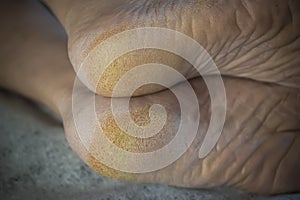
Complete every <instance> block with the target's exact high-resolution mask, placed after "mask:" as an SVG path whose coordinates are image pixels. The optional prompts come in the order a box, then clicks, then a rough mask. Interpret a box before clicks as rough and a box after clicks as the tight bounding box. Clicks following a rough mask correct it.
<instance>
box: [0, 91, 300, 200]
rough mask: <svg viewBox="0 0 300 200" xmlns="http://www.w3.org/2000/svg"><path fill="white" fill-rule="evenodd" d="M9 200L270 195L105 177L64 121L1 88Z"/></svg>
mask: <svg viewBox="0 0 300 200" xmlns="http://www.w3.org/2000/svg"><path fill="white" fill-rule="evenodd" d="M297 198H299V196H297V195H294V196H284V197H283V196H281V197H272V198H268V199H297ZM6 199H9V200H11V199H22V200H26V199H30V200H34V199H42V200H48V199H55V200H60V199H66V200H68V199H70V200H71V199H72V200H73V199H74V200H76V199H80V200H81V199H82V200H89V199H90V200H98V199H178V200H181V199H203V200H210V199H211V200H213V199H216V200H221V199H233V200H235V199H241V200H244V199H245V200H246V199H247V200H248V199H255V200H256V199H266V198H263V197H259V196H256V195H253V194H245V193H242V192H238V191H234V190H229V189H214V190H190V189H179V188H174V187H169V186H162V185H148V184H144V185H141V184H130V183H124V182H118V181H113V180H110V179H107V178H104V177H102V176H100V175H98V174H96V173H95V172H94V171H92V170H91V169H90V168H88V167H87V166H86V165H85V164H84V163H83V162H82V161H81V160H80V159H79V158H78V157H77V156H76V155H75V154H74V153H73V152H72V151H71V149H70V147H69V146H68V144H67V142H66V139H65V136H64V131H63V128H62V125H61V122H60V121H59V120H57V119H55V118H53V117H51V116H50V115H49V114H47V113H46V112H45V111H42V109H40V107H39V106H37V105H35V104H34V103H32V102H30V101H28V100H26V99H23V98H20V97H19V96H17V95H14V94H11V93H8V92H6V91H2V90H0V200H6Z"/></svg>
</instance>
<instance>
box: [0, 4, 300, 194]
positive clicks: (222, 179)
mask: <svg viewBox="0 0 300 200" xmlns="http://www.w3.org/2000/svg"><path fill="white" fill-rule="evenodd" d="M87 2H89V1H87ZM103 2H104V1H103ZM131 2H133V3H134V2H135V1H131ZM264 2H266V3H268V1H264ZM295 2H296V1H290V2H288V3H295ZM93 3H95V2H93ZM119 3H120V2H119ZM1 4H3V5H1V6H0V7H1V15H2V17H1V26H2V27H3V29H2V30H3V31H1V37H0V38H1V45H2V46H1V49H0V56H1V57H0V58H1V73H0V85H1V86H2V87H4V88H7V89H11V90H14V91H17V92H19V93H22V94H23V95H26V96H28V97H30V98H33V99H35V100H37V101H41V102H43V103H44V104H46V105H48V106H49V107H50V108H52V109H53V110H55V111H56V112H57V113H58V114H59V115H60V116H61V118H62V120H63V124H64V127H65V130H66V137H67V139H68V142H69V143H70V145H71V147H72V148H73V150H74V151H75V152H76V153H77V154H78V155H79V156H80V157H81V158H82V159H83V160H84V161H85V162H86V163H87V164H88V165H89V166H91V167H92V168H93V169H95V170H96V171H97V172H99V173H101V174H103V175H105V176H108V177H112V178H117V179H121V180H130V181H137V182H151V183H163V184H169V185H175V186H181V187H196V188H209V187H214V186H227V187H235V188H238V189H242V190H245V191H251V192H257V193H261V194H277V193H287V192H295V191H299V190H300V181H299V180H300V179H299V177H300V170H299V169H300V161H299V159H298V157H299V155H300V148H299V146H300V137H299V134H300V131H299V130H300V123H299V121H300V115H299V113H300V104H299V99H300V89H299V79H298V78H299V73H298V72H299V66H298V64H299V59H298V58H297V56H296V54H297V53H299V40H296V39H295V38H298V35H297V33H298V30H297V26H296V25H295V24H296V23H298V22H297V21H296V19H297V18H296V17H294V18H293V19H294V21H293V23H292V24H291V25H288V24H287V25H285V20H287V21H288V20H289V19H290V18H287V19H286V18H280V19H283V22H282V24H278V25H276V23H277V22H278V23H279V22H281V21H280V20H279V19H278V20H274V23H272V25H274V26H272V27H271V29H270V30H269V29H268V30H265V31H266V32H264V31H263V30H262V29H263V28H266V27H265V26H266V24H263V23H264V21H262V25H261V24H260V23H258V21H256V22H255V21H254V22H253V27H256V28H257V31H256V34H257V35H255V34H254V35H253V34H252V37H251V38H247V36H248V35H247V34H246V32H247V31H249V32H251V30H247V31H246V30H245V33H244V35H243V34H240V35H243V38H246V40H247V39H248V40H249V41H252V43H251V42H250V43H249V44H248V43H243V42H241V43H239V44H232V46H231V47H228V49H226V48H225V47H222V48H221V46H222V45H220V49H221V52H223V53H216V54H214V53H213V52H215V51H216V52H219V50H220V49H216V50H215V48H217V46H218V45H219V43H216V44H214V43H213V42H212V43H210V44H208V43H207V47H208V49H210V51H211V53H212V55H213V56H214V57H215V58H216V60H217V63H227V62H228V64H224V65H222V67H220V66H219V67H220V70H221V72H222V73H224V74H226V75H227V74H229V75H230V77H229V76H224V77H223V79H224V84H225V89H226V93H227V110H228V112H227V116H226V122H225V126H224V130H223V133H222V135H221V138H220V140H219V142H218V144H217V145H216V147H215V148H214V149H213V151H212V152H211V153H210V154H209V155H208V156H207V157H206V158H204V159H199V158H198V157H197V155H198V154H197V153H198V149H199V145H200V144H201V142H202V140H203V136H204V134H205V132H206V129H207V126H208V123H209V119H210V118H209V117H210V99H209V94H208V92H207V89H206V87H205V83H204V82H203V81H202V79H201V78H196V79H193V80H191V81H190V82H191V84H192V85H193V87H194V89H195V91H196V93H197V97H198V100H199V106H200V109H201V121H200V128H199V131H198V134H197V137H196V140H195V141H194V143H193V144H192V146H191V147H190V148H189V149H188V151H187V152H186V153H185V154H184V155H183V156H182V157H181V158H180V159H179V160H177V161H176V162H174V163H173V164H172V165H170V166H168V167H166V168H164V169H161V170H158V171H155V172H152V173H145V174H129V173H124V172H121V171H117V170H114V169H111V168H109V167H107V166H105V165H103V163H101V162H100V161H99V160H97V159H95V157H93V155H92V154H91V153H90V152H91V151H101V150H102V149H101V144H99V143H97V142H96V141H95V142H91V143H90V145H89V146H84V145H83V143H82V141H81V140H80V139H79V136H78V133H77V130H76V127H75V125H74V120H73V117H74V116H76V115H79V114H80V113H72V87H73V83H74V79H75V73H74V71H73V70H72V66H71V64H70V63H69V60H68V56H67V49H66V36H65V34H64V32H63V29H62V27H60V25H59V24H58V23H57V22H56V21H55V19H54V18H53V16H51V15H50V14H49V13H48V11H47V10H46V9H45V8H44V7H43V6H41V5H40V4H39V3H37V2H36V1H33V0H28V1H27V2H26V3H24V1H16V2H15V3H11V2H10V3H7V2H6V3H1ZM116 4H118V3H116ZM284 4H287V3H286V2H284V1H281V2H279V3H278V7H279V8H282V7H284ZM66 5H67V4H66ZM124 5H125V4H124ZM124 5H123V6H124ZM208 5H210V4H207V9H216V8H215V7H214V5H213V4H212V5H210V6H208ZM241 5H243V4H241ZM74 6H75V8H76V3H75V2H74ZM107 6H110V3H107ZM111 6H120V5H113V3H111ZM94 7H96V6H94ZM53 8H54V7H53ZM59 8H63V7H59ZM75 8H74V9H75ZM205 8H206V7H205ZM221 8H222V7H221ZM225 8H226V9H229V6H227V7H226V6H225V7H224V9H225ZM291 8H293V9H295V8H296V6H291ZM99 9H100V8H99ZM107 9H108V8H107ZM226 9H225V10H226ZM87 10H89V7H87ZM117 10H118V9H117ZM279 10H281V9H279ZM83 11H84V10H83ZM108 11H110V10H109V9H108V10H107V12H106V13H105V12H104V13H105V14H109V13H110V12H108ZM226 11H227V10H226ZM244 11H245V15H246V14H249V13H252V12H249V10H248V12H246V11H247V10H244ZM74 12H75V11H74ZM89 12H91V15H92V14H93V12H92V11H89ZM207 12H208V11H207ZM224 12H225V11H224ZM228 12H229V11H228ZM75 13H76V12H75ZM242 13H243V12H241V14H242ZM291 13H292V14H293V16H294V15H296V12H291ZM261 14H266V11H265V10H264V11H262V12H261ZM57 15H58V16H59V18H61V17H63V16H64V10H60V11H59V12H57ZM70 15H71V14H70ZM166 15H168V14H166ZM84 16H85V15H84ZM87 16H88V15H87ZM225 16H226V15H225ZM279 16H280V15H279V14H278V15H276V16H274V17H279ZM7 18H10V19H11V20H9V22H8V21H7V20H5V19H7ZM69 19H73V17H69ZM74 19H76V18H75V17H74ZM232 19H235V18H232ZM86 20H87V21H89V17H87V19H86ZM125 20H126V19H125ZM104 21H105V20H104ZM81 22H82V21H79V23H77V24H78V26H79V25H80V24H81ZM275 22H276V23H275ZM63 23H66V24H72V22H63ZM103 23H104V22H103ZM203 23H204V22H203ZM211 23H212V22H211ZM268 23H269V22H268ZM82 24H85V23H84V22H82ZM229 24H230V23H229ZM239 24H241V23H239ZM242 24H243V23H242ZM65 27H67V26H65ZM259 27H260V28H259ZM275 27H277V28H278V27H280V28H281V29H282V30H281V29H280V30H281V34H286V36H284V37H283V36H282V37H281V36H280V34H279V33H278V31H276V30H275V29H276V28H275ZM287 27H290V28H287ZM211 28H212V27H211ZM272 28H274V29H272ZM260 29H261V30H260ZM285 29H286V30H285ZM288 29H291V30H288ZM67 30H68V34H69V36H70V41H69V46H70V48H71V51H70V54H72V51H73V50H72V48H73V47H72V42H71V41H72V37H73V38H74V37H76V36H74V34H75V35H76V32H78V35H80V34H82V33H80V29H78V31H77V29H76V27H73V28H72V31H71V28H70V29H67ZM223 30H226V31H224V32H225V33H226V32H227V29H223ZM255 30H256V29H255ZM284 30H285V31H284ZM73 31H74V32H73ZM228 31H229V30H228ZM252 31H253V30H252ZM268 31H270V32H268ZM71 32H73V36H71V35H72V34H71ZM273 32H274V34H275V33H277V34H275V35H274V34H273V36H272V34H271V33H273ZM200 33H201V31H199V32H198V30H195V34H199V35H201V34H200ZM225 33H222V34H220V35H219V36H218V34H217V33H216V35H213V34H209V36H207V41H213V38H214V37H217V36H218V37H221V36H223V37H224V38H223V40H224V41H228V42H229V43H230V44H231V43H232V41H231V40H230V39H229V38H227V37H225V35H226V34H225ZM268 33H269V34H271V36H270V38H273V39H272V40H267V41H266V42H263V41H265V39H262V38H263V37H264V36H261V37H258V35H268ZM228 34H229V33H228ZM229 35H230V34H229ZM255 36H256V37H255ZM77 37H78V36H77ZM199 37H200V36H199ZM209 37H211V38H210V39H208V38H209ZM232 37H233V36H232ZM235 37H237V36H235ZM257 37H258V38H257ZM265 37H266V36H265ZM80 40H81V39H78V41H80ZM74 41H75V39H74ZM76 41H77V40H76ZM199 41H200V40H199ZM238 41H241V40H238V39H236V40H235V43H237V42H238ZM288 41H290V42H288ZM291 41H292V42H291ZM277 42H278V43H277ZM70 43H71V44H70ZM257 44H259V45H258V46H257ZM74 45H75V46H74V49H76V44H74ZM210 45H212V46H210ZM213 46H215V48H213ZM225 46H226V45H225ZM237 46H239V48H238V50H233V53H228V52H231V51H230V49H231V48H233V47H237ZM253 46H257V49H254V48H253ZM278 46H283V47H282V48H278ZM209 47H210V48H209ZM223 49H224V50H223ZM251 49H253V50H251ZM81 50H82V49H79V50H78V51H81ZM234 51H239V52H244V53H241V55H240V56H241V58H240V57H239V56H238V55H236V56H235V54H234ZM262 52H273V53H274V58H273V59H274V60H273V59H271V58H268V59H266V60H264V59H263V58H265V56H263V55H262V54H263V53H262ZM226 53H228V55H227V54H226ZM257 54H259V55H261V57H259V56H257ZM277 54H278V55H277ZM77 55H79V54H77ZM220 55H222V56H223V57H224V58H222V59H223V60H222V59H221V57H220ZM218 56H219V57H220V58H218ZM79 58H80V56H79ZM242 58H243V59H242ZM246 58H247V59H246ZM72 59H74V57H73V58H72V55H71V60H72ZM166 59H168V58H166ZM218 59H219V61H218ZM247 60H248V61H249V62H246V61H247ZM226 61H227V62H226ZM242 61H243V62H242ZM72 62H73V64H74V63H76V62H74V60H73V61H72ZM244 62H245V63H248V64H247V65H243V64H242V63H244ZM229 63H231V64H229ZM275 64H276V65H275ZM277 64H278V65H279V68H280V69H278V68H277V67H278V65H277ZM75 68H76V66H75ZM270 69H272V70H270ZM277 69H278V71H277ZM222 70H224V71H222ZM226 70H227V72H228V73H225V71H226ZM279 71H280V73H279ZM229 72H232V73H229ZM235 73H237V74H235ZM297 73H298V74H297ZM232 76H235V77H232ZM242 76H243V77H247V78H252V79H254V80H246V79H243V78H241V77H242ZM212 78H213V77H212ZM262 81H265V82H270V83H264V82H262ZM175 87H178V88H180V87H181V85H177V86H175ZM108 91H109V90H108ZM146 92H153V91H146ZM88 93H91V92H90V91H88V90H86V89H85V88H84V87H83V88H82V95H81V99H80V102H82V105H80V106H81V107H82V109H85V108H86V107H87V105H86V96H87V95H88ZM155 102H160V103H162V104H163V105H164V106H165V108H166V110H167V112H168V117H169V118H168V121H167V124H166V126H167V128H166V129H164V130H163V131H162V133H160V135H159V136H158V138H152V139H150V140H149V141H148V144H150V146H151V148H158V147H160V146H161V145H163V144H165V143H166V142H167V141H168V140H169V139H170V137H171V136H173V135H174V132H175V131H174V130H175V129H176V128H177V126H178V119H179V116H180V114H179V113H178V104H177V101H176V98H175V97H174V96H173V95H172V94H171V92H170V91H169V90H165V91H161V92H158V93H155V94H151V95H146V96H142V97H135V98H132V101H131V109H132V110H131V111H132V112H133V113H135V115H134V114H133V118H134V116H139V117H140V118H142V120H140V121H139V120H137V123H144V122H145V121H146V122H147V120H148V118H147V114H148V110H147V107H146V109H145V105H151V104H153V103H155ZM109 104H110V98H105V97H102V96H100V95H99V96H97V97H96V108H97V109H96V110H97V114H98V116H99V119H100V124H101V125H102V128H103V130H105V134H106V135H107V136H108V138H110V139H111V140H112V141H113V142H115V143H116V144H118V145H120V146H122V147H124V148H127V149H128V150H130V151H136V152H142V151H145V150H147V148H148V146H149V145H148V146H145V141H139V140H136V139H134V138H132V137H130V136H126V135H124V133H122V132H121V131H119V130H117V129H116V125H115V123H114V121H113V120H112V119H111V115H109V114H108V115H107V113H110V107H109ZM119 114H120V115H122V113H119ZM93 134H94V135H95V138H96V137H97V134H98V133H97V132H95V133H93ZM186 134H189V133H188V132H187V133H186ZM114 135H117V137H116V136H114ZM117 159H118V158H117ZM120 159H121V158H120Z"/></svg>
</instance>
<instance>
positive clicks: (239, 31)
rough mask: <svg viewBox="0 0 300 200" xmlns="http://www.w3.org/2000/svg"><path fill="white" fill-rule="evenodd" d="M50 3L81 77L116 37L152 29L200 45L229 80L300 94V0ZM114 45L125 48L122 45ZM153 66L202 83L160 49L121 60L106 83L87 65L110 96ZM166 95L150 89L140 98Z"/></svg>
mask: <svg viewBox="0 0 300 200" xmlns="http://www.w3.org/2000/svg"><path fill="white" fill-rule="evenodd" d="M44 1H45V2H46V4H47V5H48V6H49V7H50V8H51V9H52V10H53V12H54V13H55V14H56V15H57V16H58V18H59V20H60V21H61V23H62V24H63V26H64V28H65V29H66V31H67V33H68V38H69V39H68V40H69V42H68V46H69V56H70V60H71V62H72V64H73V66H74V69H75V71H78V70H79V68H80V66H81V64H82V63H84V60H85V58H86V57H87V56H88V55H89V53H90V52H91V51H92V50H93V49H94V48H95V47H96V46H97V45H98V44H99V43H100V42H102V41H103V40H105V39H106V38H108V37H110V36H111V35H114V34H116V33H118V32H121V31H124V30H128V29H131V28H134V27H147V26H151V27H164V28H169V29H172V30H177V31H180V32H182V33H185V34H186V35H188V36H190V37H192V38H193V39H195V40H196V41H197V42H199V43H200V44H201V45H202V46H203V47H204V48H205V49H206V50H207V51H208V53H209V54H210V55H211V56H212V57H213V58H214V61H215V62H216V64H217V66H218V68H219V70H220V72H221V73H222V74H223V75H228V76H234V77H244V78H249V79H253V80H257V81H263V82H270V83H275V84H280V85H284V86H289V87H296V88H299V85H300V68H299V67H298V66H299V64H300V61H299V58H298V54H299V49H298V48H299V42H300V41H299V34H300V12H299V10H300V3H299V1H296V0H290V1H284V0H277V1H273V0H265V1H252V0H229V1H223V0H217V1H214V0H167V1H162V0H151V1H146V0H142V1H141V0H116V1H113V2H112V1H108V0H101V1H99V0H75V1H74V0H64V1H61V0H44ZM158 37H160V36H158ZM114 45H116V46H117V47H118V46H119V44H118V43H117V42H116V43H115V44H114ZM119 47H120V48H122V47H121V46H119ZM103 51H108V50H107V49H103ZM100 60H101V58H100ZM150 62H159V63H164V64H166V65H168V66H172V67H173V68H175V69H177V70H178V71H180V72H181V73H182V74H183V75H185V76H186V77H187V78H192V77H196V76H199V74H198V73H196V71H195V69H194V68H193V67H192V66H190V65H189V64H187V63H185V62H184V60H182V59H181V58H179V57H178V56H175V55H173V54H171V53H168V52H162V51H158V50H153V49H152V50H149V49H148V50H137V51H134V52H131V53H128V54H126V55H124V56H123V57H120V58H119V59H117V60H116V61H115V62H114V63H113V64H111V65H110V66H109V67H108V68H107V69H106V73H105V72H104V74H103V75H102V76H101V77H98V75H95V74H96V73H94V72H95V71H97V67H98V65H96V64H94V63H87V64H84V65H83V67H85V68H86V70H87V73H88V76H89V77H88V78H89V80H90V83H91V84H92V85H94V86H95V87H96V92H97V93H99V94H102V95H105V96H111V95H112V90H113V87H114V86H115V84H116V82H117V81H118V80H119V78H120V77H122V76H123V75H124V73H126V72H127V71H129V70H130V69H131V68H133V67H135V66H137V65H139V64H143V63H150ZM95 76H97V77H95ZM152 76H153V77H155V76H156V74H155V73H153V74H152ZM98 81H99V82H98ZM161 89H162V88H161V87H145V88H144V89H140V90H138V91H137V92H136V93H135V95H140V94H149V93H152V92H155V91H158V90H161ZM123 95H124V96H127V94H123Z"/></svg>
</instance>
